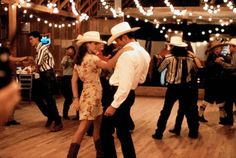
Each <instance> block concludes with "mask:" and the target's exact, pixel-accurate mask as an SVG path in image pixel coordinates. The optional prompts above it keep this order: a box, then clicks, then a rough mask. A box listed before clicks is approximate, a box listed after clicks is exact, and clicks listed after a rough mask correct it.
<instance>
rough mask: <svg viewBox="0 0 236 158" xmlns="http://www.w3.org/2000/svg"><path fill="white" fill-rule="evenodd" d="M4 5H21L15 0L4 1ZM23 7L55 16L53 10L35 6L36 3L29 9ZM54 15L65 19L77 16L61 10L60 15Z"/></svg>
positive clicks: (24, 5)
mask: <svg viewBox="0 0 236 158" xmlns="http://www.w3.org/2000/svg"><path fill="white" fill-rule="evenodd" d="M3 3H8V4H12V3H19V0H13V1H10V0H3ZM22 7H24V8H27V9H32V10H36V11H41V12H45V13H50V14H54V13H53V11H52V9H48V7H46V6H43V5H38V4H34V3H31V7H27V6H26V4H23V5H22ZM54 15H61V16H65V17H72V18H76V16H75V15H74V14H73V13H72V12H67V11H64V10H59V13H57V14H54Z"/></svg>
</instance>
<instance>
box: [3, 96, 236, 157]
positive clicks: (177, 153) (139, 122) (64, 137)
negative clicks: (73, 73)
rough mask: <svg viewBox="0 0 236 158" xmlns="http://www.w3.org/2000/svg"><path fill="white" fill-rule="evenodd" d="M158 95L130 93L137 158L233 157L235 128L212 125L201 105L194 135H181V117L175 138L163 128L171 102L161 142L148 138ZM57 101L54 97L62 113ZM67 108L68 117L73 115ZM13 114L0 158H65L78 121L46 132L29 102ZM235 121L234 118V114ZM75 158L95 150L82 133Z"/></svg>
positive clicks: (213, 117) (214, 118) (210, 111)
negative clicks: (197, 133) (202, 113)
mask: <svg viewBox="0 0 236 158" xmlns="http://www.w3.org/2000/svg"><path fill="white" fill-rule="evenodd" d="M163 101H164V100H163V98H157V97H136V102H135V105H134V106H133V108H132V116H133V119H134V121H135V124H136V128H135V131H134V132H133V134H132V137H133V141H134V144H135V149H136V153H137V158H236V126H235V124H234V126H231V127H229V126H221V125H219V124H218V108H217V107H215V106H210V107H208V108H207V109H206V117H207V119H208V120H209V122H208V123H206V124H201V125H200V138H199V139H197V140H193V139H190V138H188V137H187V134H188V128H187V125H186V120H184V124H183V128H182V132H181V136H180V137H176V136H174V135H172V134H171V133H169V132H168V129H170V128H172V127H173V124H174V121H175V116H176V110H177V108H178V105H177V104H176V105H175V107H174V109H173V110H172V114H171V116H170V118H169V121H168V125H167V129H166V131H165V133H164V137H163V140H154V139H152V137H151V135H152V134H153V132H154V130H155V128H156V120H157V119H158V117H159V113H160V110H161V109H162V105H163ZM62 103H63V99H62V98H58V99H57V105H58V108H59V110H60V113H61V111H62ZM74 114H75V112H74V111H70V115H71V116H72V115H74ZM15 118H16V119H17V120H18V121H20V122H21V123H22V124H21V125H18V126H9V127H5V129H4V130H3V131H0V158H65V157H66V154H67V151H68V148H69V145H70V141H71V138H72V135H73V133H74V132H75V130H76V128H77V125H78V122H77V121H72V120H69V121H68V120H63V123H64V129H63V130H62V131H60V132H56V133H50V132H49V131H48V129H46V128H45V127H44V124H45V121H46V119H45V118H44V117H43V116H42V114H41V113H40V112H39V110H38V109H37V107H36V106H35V105H34V104H33V103H32V104H30V105H29V104H28V105H27V104H24V105H23V106H22V108H21V109H18V110H17V111H16V113H15ZM235 119H236V118H235ZM116 148H117V153H118V158H122V153H121V149H120V145H119V142H118V140H117V138H116ZM78 157H81V158H95V149H94V145H93V141H92V138H91V137H88V136H85V137H84V140H83V142H82V145H81V150H80V151H79V155H78Z"/></svg>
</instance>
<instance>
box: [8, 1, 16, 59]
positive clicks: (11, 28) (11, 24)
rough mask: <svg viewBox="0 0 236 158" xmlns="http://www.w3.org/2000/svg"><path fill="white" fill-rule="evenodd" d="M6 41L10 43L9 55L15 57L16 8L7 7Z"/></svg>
mask: <svg viewBox="0 0 236 158" xmlns="http://www.w3.org/2000/svg"><path fill="white" fill-rule="evenodd" d="M8 18H9V20H8V40H9V41H10V42H11V53H12V54H13V55H16V36H17V34H16V33H17V26H16V22H17V21H16V20H17V7H16V6H13V5H11V4H9V5H8Z"/></svg>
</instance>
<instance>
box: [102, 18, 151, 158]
mask: <svg viewBox="0 0 236 158" xmlns="http://www.w3.org/2000/svg"><path fill="white" fill-rule="evenodd" d="M138 29H139V27H135V28H131V27H130V25H129V23H128V22H121V23H119V24H117V25H115V26H114V27H112V29H111V35H112V36H111V37H110V38H109V39H108V45H110V44H111V43H112V42H113V41H116V43H117V46H118V47H123V48H126V47H132V50H130V49H129V50H127V51H124V52H123V53H122V54H121V55H120V57H119V58H118V60H117V63H116V66H115V69H114V73H113V75H112V76H111V78H110V81H109V82H110V85H111V86H112V89H113V90H112V93H113V94H114V99H113V101H112V103H111V104H110V106H108V107H106V108H105V112H104V115H105V116H104V117H103V121H102V126H101V139H102V144H103V148H104V154H105V157H106V158H116V157H117V155H116V149H115V144H114V138H113V136H112V134H113V133H114V129H116V132H117V136H118V138H119V140H120V142H121V148H122V152H123V157H124V158H135V157H136V154H135V149H134V145H133V141H132V137H131V133H130V131H129V128H130V127H129V121H130V109H131V106H132V105H133V103H134V100H135V92H134V90H135V89H136V88H137V86H138V84H140V83H143V82H144V81H145V79H146V76H147V73H148V68H149V63H150V55H149V54H148V52H147V51H146V50H145V49H144V48H143V47H142V46H140V44H139V43H138V42H136V41H135V39H134V36H133V34H132V32H134V31H136V30H138Z"/></svg>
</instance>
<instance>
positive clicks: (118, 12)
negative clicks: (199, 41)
mask: <svg viewBox="0 0 236 158" xmlns="http://www.w3.org/2000/svg"><path fill="white" fill-rule="evenodd" d="M69 2H70V4H71V10H72V13H73V14H74V15H75V16H76V17H77V19H78V20H75V21H74V22H66V23H55V22H50V21H49V20H47V19H44V18H42V17H39V16H38V15H35V14H33V13H28V11H27V8H30V7H31V0H20V1H19V3H13V4H12V5H11V7H13V8H14V7H18V8H22V6H24V7H25V9H24V10H23V14H24V17H26V18H30V19H32V20H37V21H38V22H43V23H44V24H45V25H48V26H49V27H55V28H63V27H72V26H75V25H76V23H80V22H83V21H86V20H88V19H89V16H88V15H87V14H86V13H80V12H78V11H77V8H76V4H75V2H74V0H69ZM134 2H135V5H136V8H138V10H139V12H140V13H141V14H142V15H144V16H145V17H147V18H144V19H140V18H139V17H135V16H132V15H125V13H124V12H123V11H122V8H113V7H112V6H111V4H110V3H109V2H107V0H100V3H101V4H102V7H104V8H105V9H106V10H109V11H110V12H111V13H112V16H113V18H119V17H124V16H126V18H130V17H133V18H134V19H135V20H136V21H139V20H143V21H144V22H146V23H147V22H149V23H152V24H154V25H155V28H157V29H160V33H163V34H164V33H165V32H168V31H170V30H166V29H165V27H162V28H159V27H160V24H163V23H168V21H173V20H174V21H176V24H182V23H183V22H182V19H181V16H185V15H186V13H187V9H183V10H180V9H176V8H175V7H174V6H173V5H172V4H171V2H170V1H169V0H164V1H163V2H164V3H165V5H166V6H167V7H168V8H169V10H170V11H171V13H172V14H173V16H172V18H166V17H164V18H163V19H154V20H149V19H150V18H148V17H152V15H153V7H152V6H150V7H147V9H146V8H144V7H143V6H142V5H141V4H140V2H139V1H138V0H134ZM223 2H224V3H225V5H226V6H227V7H228V8H229V10H232V12H233V13H235V14H236V7H235V5H234V3H233V2H232V1H231V0H223ZM203 3H204V6H203V10H205V11H207V12H208V13H209V14H218V13H219V12H220V11H221V6H220V5H217V6H213V5H212V4H210V0H204V1H203ZM47 7H48V9H50V10H52V13H54V14H58V13H59V9H58V7H57V4H56V3H52V2H50V1H48V3H47ZM4 10H5V11H8V8H7V7H4ZM188 16H189V17H191V16H193V13H192V12H188ZM198 19H201V20H203V19H206V20H208V22H209V23H211V22H212V21H213V18H212V16H209V17H203V16H201V15H200V16H198ZM218 22H219V23H220V25H221V26H222V27H223V26H228V25H230V24H231V23H233V22H234V20H233V19H232V18H230V17H229V18H228V19H219V21H218ZM214 31H216V32H217V35H218V34H220V33H223V32H224V31H225V30H224V28H217V27H216V28H215V30H214ZM207 32H208V33H211V32H212V30H207V31H202V33H201V34H202V35H205V34H206V33H207ZM187 34H188V36H191V35H192V33H191V32H188V33H187Z"/></svg>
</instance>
